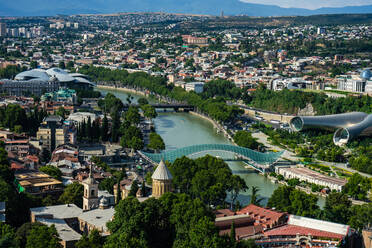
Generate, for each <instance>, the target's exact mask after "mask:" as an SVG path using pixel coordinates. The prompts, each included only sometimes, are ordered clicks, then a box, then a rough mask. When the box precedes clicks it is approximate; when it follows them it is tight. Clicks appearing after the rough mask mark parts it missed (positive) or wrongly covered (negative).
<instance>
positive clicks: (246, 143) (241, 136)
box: [234, 131, 260, 149]
mask: <svg viewBox="0 0 372 248" xmlns="http://www.w3.org/2000/svg"><path fill="white" fill-rule="evenodd" d="M234 141H235V143H236V144H237V145H238V146H242V147H246V148H249V149H257V148H258V147H259V145H260V144H259V143H258V142H257V141H256V139H255V138H253V137H252V134H251V133H249V132H247V131H238V132H236V133H235V135H234Z"/></svg>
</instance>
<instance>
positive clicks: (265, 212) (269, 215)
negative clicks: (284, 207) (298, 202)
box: [236, 204, 286, 225]
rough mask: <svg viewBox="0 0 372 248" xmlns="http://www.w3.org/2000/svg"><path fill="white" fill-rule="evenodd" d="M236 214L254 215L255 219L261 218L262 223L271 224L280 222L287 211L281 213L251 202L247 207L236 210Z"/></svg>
mask: <svg viewBox="0 0 372 248" xmlns="http://www.w3.org/2000/svg"><path fill="white" fill-rule="evenodd" d="M236 214H246V215H249V216H252V217H253V218H254V219H256V220H260V222H261V223H265V224H266V225H267V224H268V225H271V224H273V223H275V222H278V220H279V219H280V218H281V217H282V216H284V215H286V213H280V212H277V211H274V210H271V209H266V208H263V207H259V206H256V205H254V204H249V205H248V206H246V207H245V208H243V209H241V210H240V211H238V212H236Z"/></svg>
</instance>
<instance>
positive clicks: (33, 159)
mask: <svg viewBox="0 0 372 248" xmlns="http://www.w3.org/2000/svg"><path fill="white" fill-rule="evenodd" d="M26 158H27V159H29V160H31V161H33V162H35V163H39V158H38V156H36V155H28V156H27V157H26Z"/></svg>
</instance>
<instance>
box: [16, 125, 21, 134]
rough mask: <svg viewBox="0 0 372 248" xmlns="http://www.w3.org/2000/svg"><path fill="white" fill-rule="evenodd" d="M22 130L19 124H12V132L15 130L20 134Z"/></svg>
mask: <svg viewBox="0 0 372 248" xmlns="http://www.w3.org/2000/svg"><path fill="white" fill-rule="evenodd" d="M22 131H23V128H22V126H21V125H15V126H14V132H15V133H19V134H21V133H22Z"/></svg>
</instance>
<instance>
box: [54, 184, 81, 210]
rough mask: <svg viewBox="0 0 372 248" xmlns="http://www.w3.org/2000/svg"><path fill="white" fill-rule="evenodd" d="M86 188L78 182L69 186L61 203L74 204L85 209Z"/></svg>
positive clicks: (60, 199)
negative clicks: (84, 196)
mask: <svg viewBox="0 0 372 248" xmlns="http://www.w3.org/2000/svg"><path fill="white" fill-rule="evenodd" d="M83 194H84V186H83V185H82V184H80V183H78V182H74V183H72V184H69V185H67V187H66V188H65V190H64V191H63V194H62V195H61V196H60V197H59V201H60V202H62V203H65V204H68V203H73V204H75V205H76V206H78V207H80V208H82V207H83Z"/></svg>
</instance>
